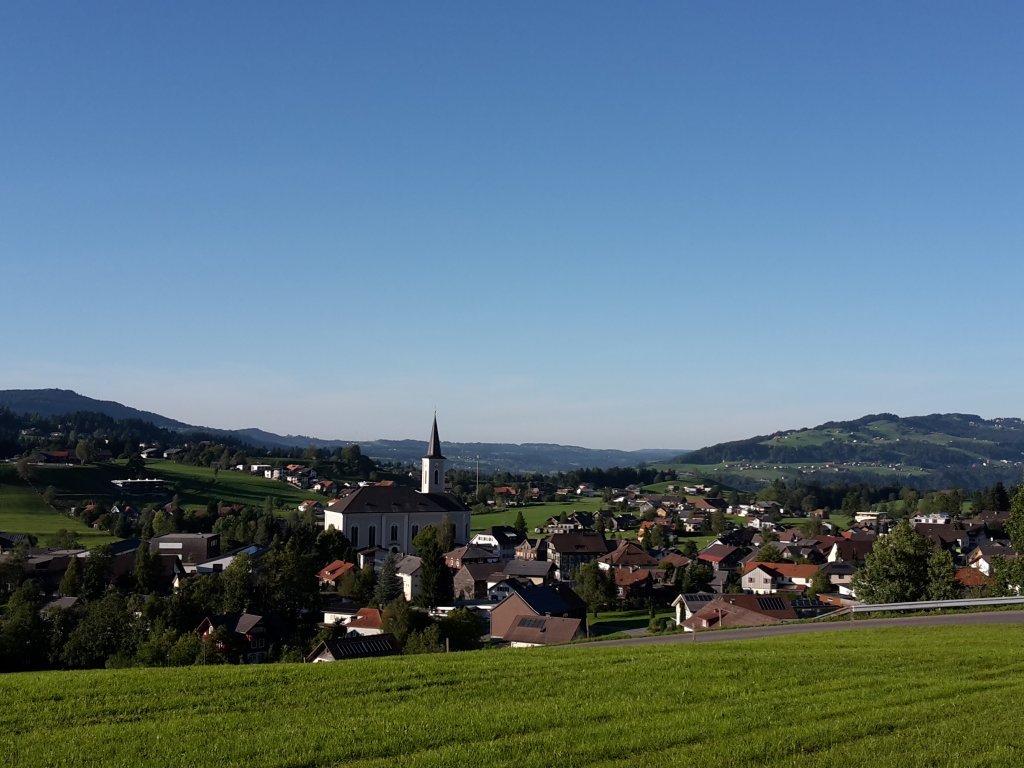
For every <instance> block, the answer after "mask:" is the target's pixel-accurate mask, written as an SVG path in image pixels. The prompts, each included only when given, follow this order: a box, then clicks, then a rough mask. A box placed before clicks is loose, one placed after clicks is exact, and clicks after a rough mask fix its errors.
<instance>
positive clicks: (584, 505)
mask: <svg viewBox="0 0 1024 768" xmlns="http://www.w3.org/2000/svg"><path fill="white" fill-rule="evenodd" d="M603 506H605V503H604V500H603V499H602V498H601V497H600V496H595V497H591V498H586V499H574V500H572V501H550V502H545V503H543V504H530V505H529V506H526V507H507V508H505V509H496V510H494V511H493V512H483V513H481V514H475V515H473V519H472V521H471V523H470V525H471V530H472V532H473V533H479V532H480V531H483V530H485V529H486V528H490V527H491V526H492V525H512V524H513V523H515V521H516V515H518V514H519V513H520V512H522V513H523V519H524V520H526V527H527V528H528V529H529V531H530V535H531V536H533V535H534V534H533V529H534V528H542V527H544V525H546V524H547V519H548V518H549V517H558V516H559V515H560V514H562V513H563V512H565V514H567V515H571V514H572V513H573V512H591V513H593V512H597V510H599V509H601V507H603Z"/></svg>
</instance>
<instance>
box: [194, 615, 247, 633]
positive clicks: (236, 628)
mask: <svg viewBox="0 0 1024 768" xmlns="http://www.w3.org/2000/svg"><path fill="white" fill-rule="evenodd" d="M261 621H263V617H262V616H259V615H257V614H255V613H225V614H221V615H219V616H207V617H206V618H205V619H203V621H202V622H201V623H200V624H199V626H200V627H202V626H203V624H205V623H206V622H210V626H212V627H227V628H228V629H230V630H231V631H232V632H237V633H238V634H240V635H247V634H249V632H250V630H252V628H253V627H255V626H256V625H257V624H259V623H260V622H261Z"/></svg>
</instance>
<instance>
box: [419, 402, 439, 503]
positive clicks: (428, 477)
mask: <svg viewBox="0 0 1024 768" xmlns="http://www.w3.org/2000/svg"><path fill="white" fill-rule="evenodd" d="M444 461H445V459H444V456H442V455H441V438H439V437H438V436H437V414H436V413H435V414H434V425H433V426H432V427H431V429H430V441H429V442H428V443H427V455H426V456H424V457H423V481H422V482H421V483H420V491H421V492H422V493H444Z"/></svg>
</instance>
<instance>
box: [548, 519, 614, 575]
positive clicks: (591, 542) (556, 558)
mask: <svg viewBox="0 0 1024 768" xmlns="http://www.w3.org/2000/svg"><path fill="white" fill-rule="evenodd" d="M606 554H608V543H607V542H606V541H605V539H604V536H602V535H601V534H600V533H596V532H594V531H574V532H572V533H555V534H552V535H551V536H550V537H549V538H548V560H550V561H551V562H553V563H554V564H555V578H556V579H558V580H559V581H568V580H569V579H571V578H572V577H573V573H575V571H576V569H577V568H579V567H580V566H581V565H584V564H586V563H589V562H590V561H592V560H596V559H597V558H599V557H601V556H602V555H606Z"/></svg>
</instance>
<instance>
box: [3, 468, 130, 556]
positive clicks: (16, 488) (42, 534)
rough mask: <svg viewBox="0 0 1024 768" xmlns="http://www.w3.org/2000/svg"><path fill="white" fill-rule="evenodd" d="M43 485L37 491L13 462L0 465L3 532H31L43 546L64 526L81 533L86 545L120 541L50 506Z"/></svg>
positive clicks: (80, 539)
mask: <svg viewBox="0 0 1024 768" xmlns="http://www.w3.org/2000/svg"><path fill="white" fill-rule="evenodd" d="M44 487H45V486H38V488H39V490H35V489H33V488H32V487H31V486H29V485H28V484H27V483H25V482H24V481H23V480H21V479H20V478H19V477H18V475H17V473H16V472H15V471H14V466H13V465H0V531H9V532H11V533H27V534H31V535H33V536H35V537H36V538H37V539H38V540H39V544H40V545H45V544H46V540H47V539H48V538H49V537H50V536H52V535H53V534H55V533H57V531H59V530H60V529H61V528H65V529H67V530H69V531H73V532H74V533H76V534H78V538H79V541H81V542H82V544H83V546H87V547H92V546H96V545H98V544H105V543H107V542H111V541H117V539H116V538H115V537H113V536H111V535H110V534H108V533H107V532H106V531H97V530H94V529H92V528H90V527H89V526H87V525H85V524H84V523H82V522H81V521H79V520H75V519H73V518H70V517H68V516H67V515H64V514H62V513H60V512H58V511H57V510H55V509H53V508H52V507H50V506H48V505H47V504H46V502H44V501H43V496H42V493H41V491H42V489H43V488H44Z"/></svg>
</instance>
